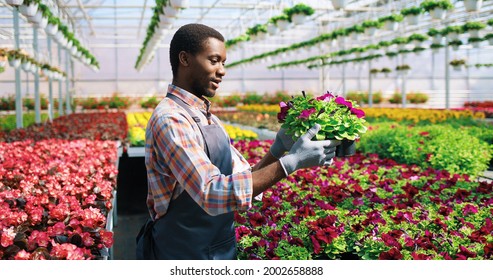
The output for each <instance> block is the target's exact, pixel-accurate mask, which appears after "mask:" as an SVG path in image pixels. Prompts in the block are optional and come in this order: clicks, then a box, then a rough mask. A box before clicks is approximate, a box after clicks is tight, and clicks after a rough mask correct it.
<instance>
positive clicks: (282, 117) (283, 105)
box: [277, 102, 290, 122]
mask: <svg viewBox="0 0 493 280" xmlns="http://www.w3.org/2000/svg"><path fill="white" fill-rule="evenodd" d="M279 107H281V112H279V113H277V120H278V121H279V122H284V120H285V119H286V116H287V114H288V110H289V108H290V106H289V105H288V104H286V103H285V102H281V103H279Z"/></svg>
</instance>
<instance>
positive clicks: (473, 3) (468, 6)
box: [457, 0, 483, 12]
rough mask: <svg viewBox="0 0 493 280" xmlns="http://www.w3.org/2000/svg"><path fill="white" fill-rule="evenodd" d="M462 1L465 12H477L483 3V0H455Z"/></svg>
mask: <svg viewBox="0 0 493 280" xmlns="http://www.w3.org/2000/svg"><path fill="white" fill-rule="evenodd" d="M457 1H458V2H460V1H463V2H464V8H465V10H466V11H467V12H478V11H479V10H480V9H481V6H482V5H483V0H457Z"/></svg>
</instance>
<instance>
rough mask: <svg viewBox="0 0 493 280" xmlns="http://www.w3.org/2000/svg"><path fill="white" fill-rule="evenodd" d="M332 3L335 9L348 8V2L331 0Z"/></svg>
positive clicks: (345, 0) (346, 0)
mask: <svg viewBox="0 0 493 280" xmlns="http://www.w3.org/2000/svg"><path fill="white" fill-rule="evenodd" d="M331 2H332V6H334V9H336V10H340V9H344V8H346V6H347V3H348V0H331Z"/></svg>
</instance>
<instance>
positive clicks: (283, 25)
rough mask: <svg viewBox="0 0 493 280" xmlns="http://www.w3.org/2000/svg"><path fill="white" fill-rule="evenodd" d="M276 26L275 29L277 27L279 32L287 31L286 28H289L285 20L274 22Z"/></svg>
mask: <svg viewBox="0 0 493 280" xmlns="http://www.w3.org/2000/svg"><path fill="white" fill-rule="evenodd" d="M276 25H277V27H279V29H280V30H281V31H284V30H286V29H288V27H289V21H287V20H278V21H277V22H276Z"/></svg>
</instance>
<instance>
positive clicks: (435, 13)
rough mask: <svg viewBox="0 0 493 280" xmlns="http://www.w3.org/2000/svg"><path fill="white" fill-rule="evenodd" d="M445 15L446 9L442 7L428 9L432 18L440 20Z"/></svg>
mask: <svg viewBox="0 0 493 280" xmlns="http://www.w3.org/2000/svg"><path fill="white" fill-rule="evenodd" d="M446 15H447V10H444V9H442V8H435V9H433V10H431V11H430V16H431V18H432V19H437V20H442V19H445V16H446Z"/></svg>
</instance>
